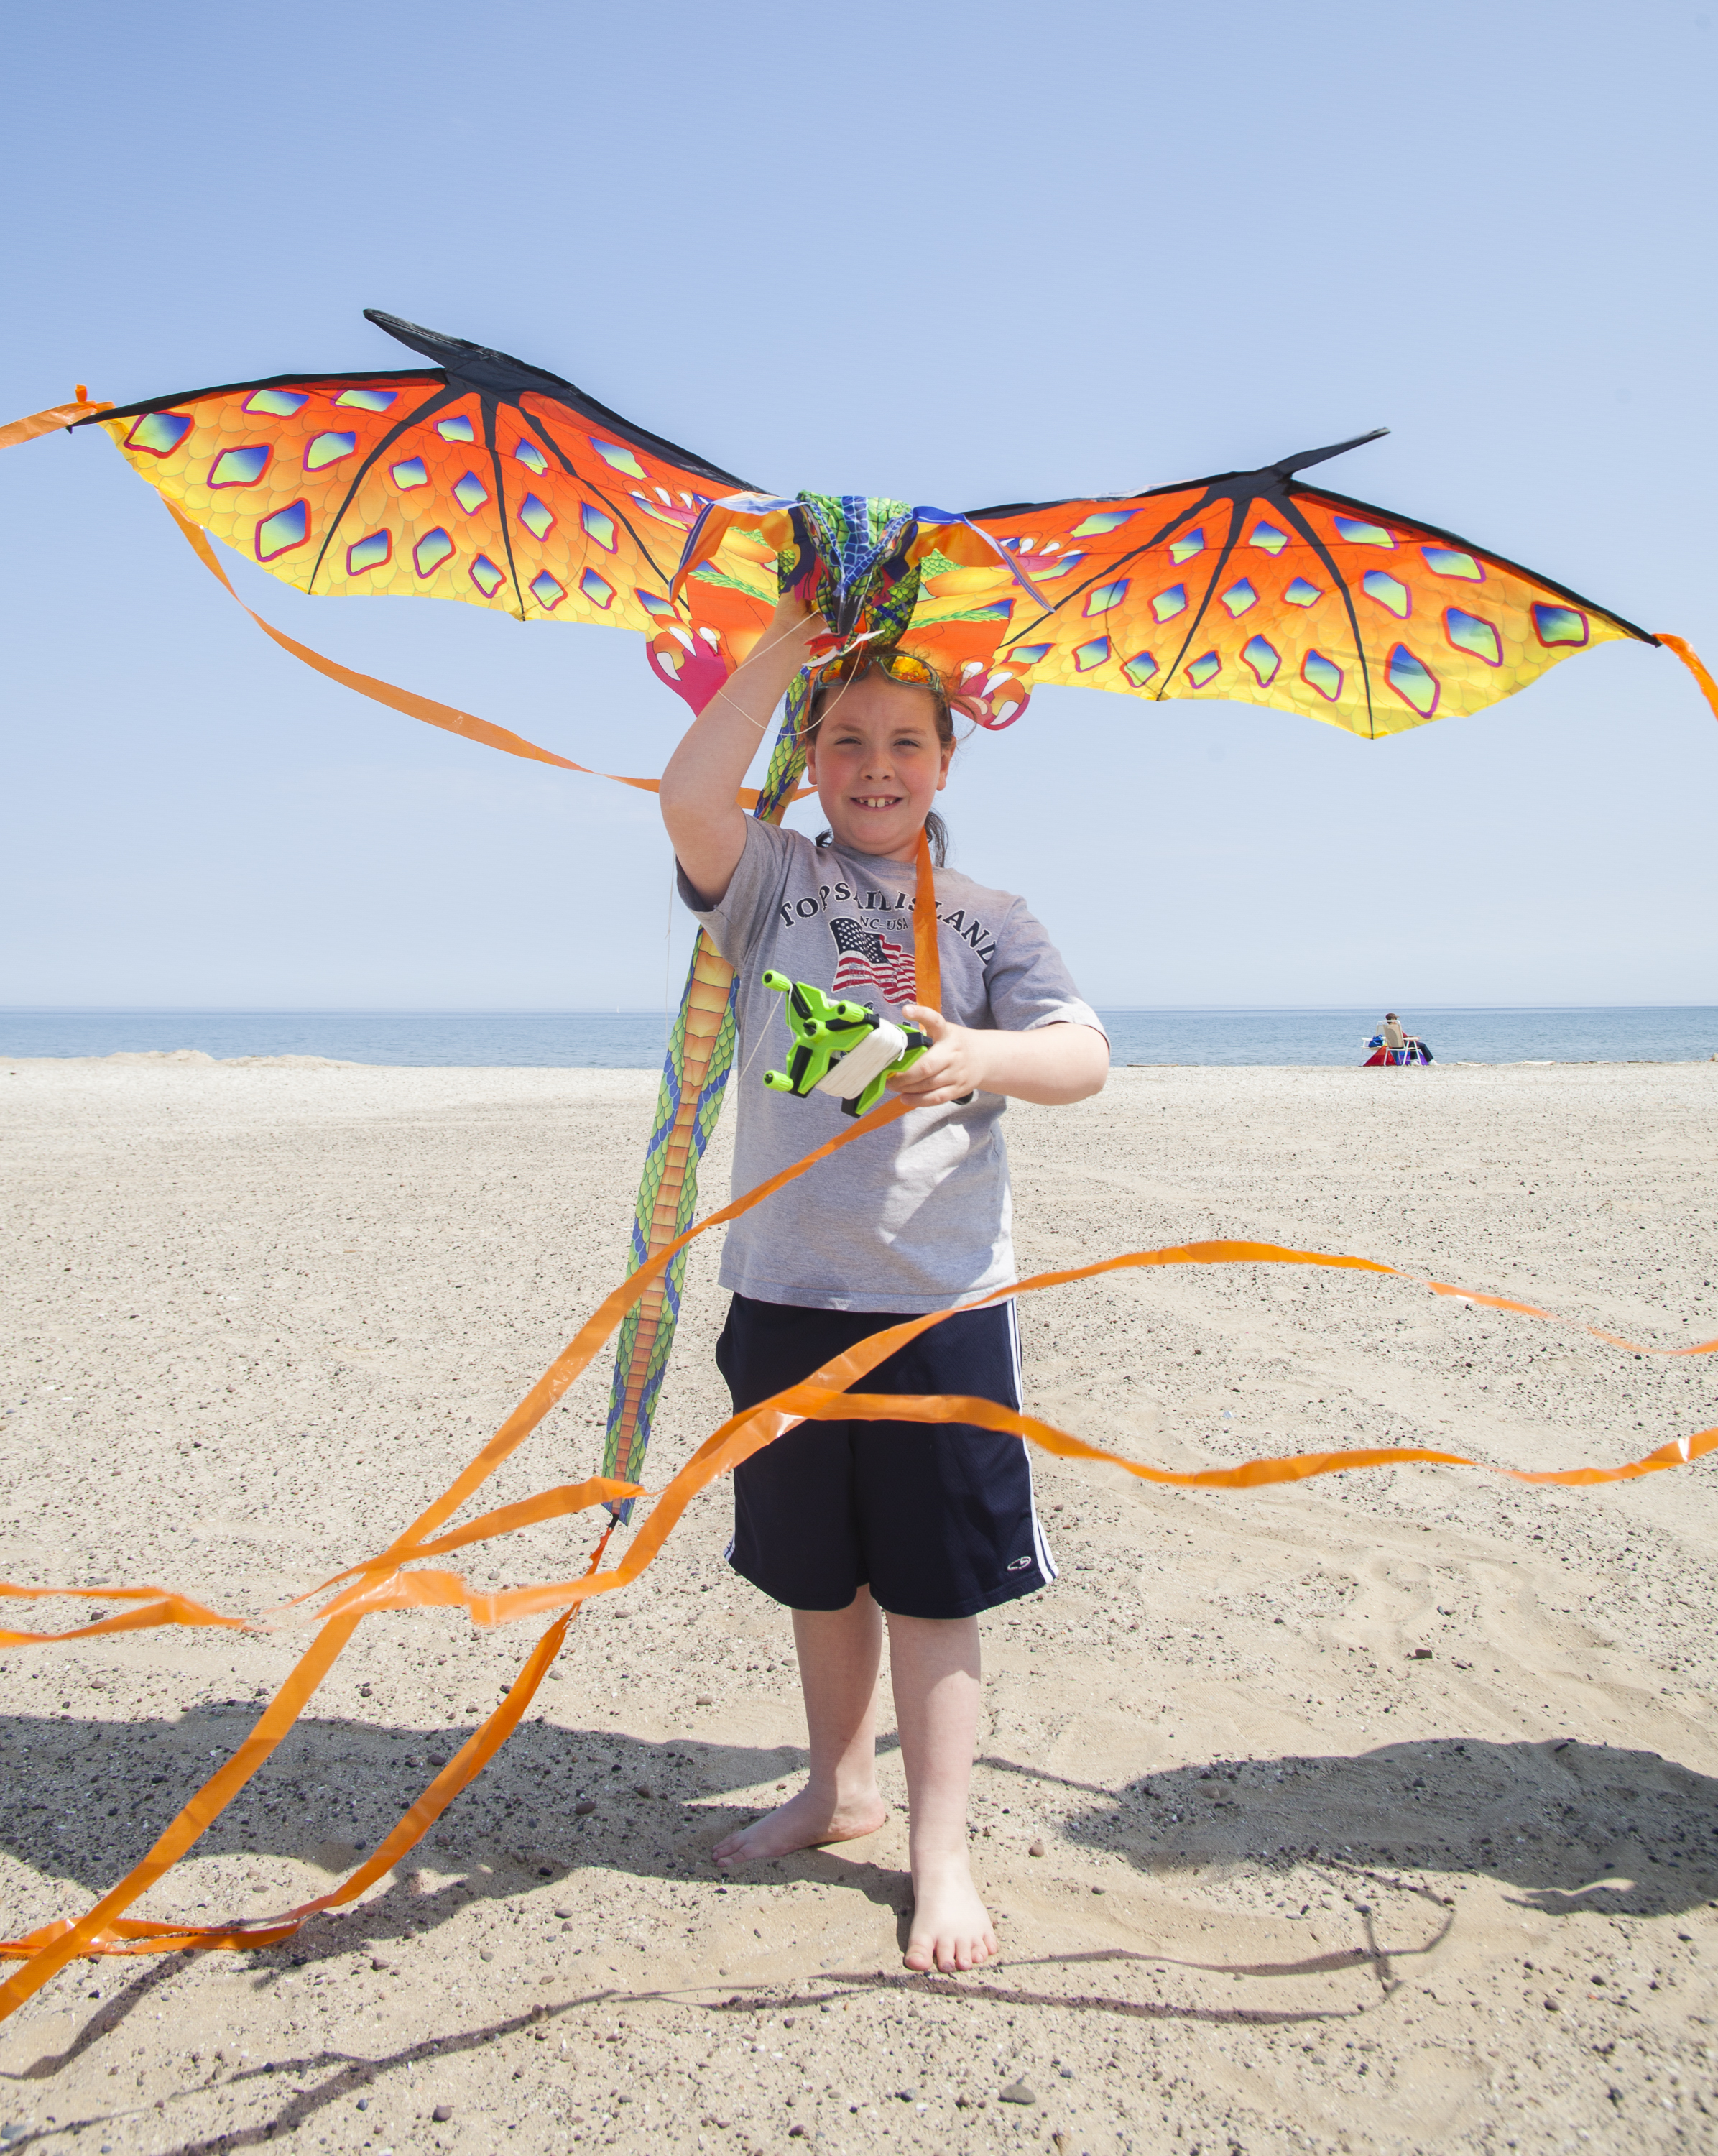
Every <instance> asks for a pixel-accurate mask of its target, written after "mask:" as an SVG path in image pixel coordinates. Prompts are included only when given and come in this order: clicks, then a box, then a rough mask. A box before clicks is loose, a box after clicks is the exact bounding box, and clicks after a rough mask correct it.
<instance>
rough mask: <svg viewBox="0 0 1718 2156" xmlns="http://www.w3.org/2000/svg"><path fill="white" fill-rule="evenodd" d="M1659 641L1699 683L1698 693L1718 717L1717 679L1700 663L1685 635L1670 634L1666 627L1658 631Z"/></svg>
mask: <svg viewBox="0 0 1718 2156" xmlns="http://www.w3.org/2000/svg"><path fill="white" fill-rule="evenodd" d="M1659 643H1660V644H1664V645H1666V646H1667V647H1668V648H1669V649H1670V650H1672V651H1674V653H1675V654H1676V656H1677V657H1678V658H1679V659H1680V660H1681V661H1682V663H1683V665H1685V667H1687V669H1688V670H1689V672H1690V674H1692V675H1693V676H1694V678H1695V680H1696V681H1698V682H1699V683H1700V693H1701V695H1702V696H1705V700H1706V701H1707V702H1708V703H1709V704H1710V706H1711V707H1712V716H1713V717H1714V718H1715V719H1718V681H1715V680H1713V679H1712V677H1711V675H1710V674H1709V673H1708V672H1707V671H1706V670H1705V666H1704V665H1702V664H1701V661H1700V654H1699V652H1697V651H1696V650H1695V648H1694V646H1693V645H1692V644H1690V643H1689V641H1688V640H1687V639H1686V638H1685V637H1681V636H1672V635H1671V634H1670V632H1669V630H1668V629H1660V630H1659Z"/></svg>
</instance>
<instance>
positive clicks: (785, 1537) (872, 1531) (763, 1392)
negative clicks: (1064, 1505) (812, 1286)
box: [715, 1295, 1056, 1617]
mask: <svg viewBox="0 0 1718 2156" xmlns="http://www.w3.org/2000/svg"><path fill="white" fill-rule="evenodd" d="M901 1322H902V1317H901V1313H900V1312H899V1311H880V1310H805V1309H802V1308H800V1307H799V1306H797V1305H795V1304H789V1303H779V1302H757V1301H753V1300H752V1299H751V1297H750V1296H743V1295H736V1296H735V1297H734V1299H733V1301H732V1303H731V1305H730V1306H729V1309H728V1319H727V1323H726V1325H725V1326H724V1327H722V1335H721V1339H720V1340H719V1341H718V1342H716V1350H715V1359H716V1366H717V1368H719V1369H720V1370H721V1373H722V1375H723V1377H724V1378H726V1379H727V1382H728V1390H729V1392H730V1393H731V1394H732V1395H733V1399H734V1409H735V1412H736V1414H737V1413H739V1412H740V1411H741V1409H746V1408H750V1407H756V1404H757V1403H758V1402H759V1401H760V1400H767V1399H769V1397H770V1396H771V1394H773V1393H778V1392H780V1391H781V1390H782V1388H783V1387H784V1386H787V1385H795V1384H797V1383H799V1381H800V1379H801V1378H808V1377H809V1376H810V1375H811V1373H812V1372H813V1370H816V1369H818V1368H821V1367H822V1365H823V1363H827V1362H828V1361H829V1360H830V1359H831V1358H832V1357H833V1356H836V1355H839V1354H841V1353H844V1350H846V1349H847V1348H849V1347H852V1346H853V1345H854V1342H857V1341H860V1340H863V1339H864V1338H866V1337H868V1336H869V1334H871V1333H873V1332H884V1331H885V1330H886V1329H887V1328H888V1327H890V1326H891V1325H899V1324H900V1323H901ZM854 1390H855V1391H864V1392H868V1393H959V1394H967V1395H968V1396H969V1397H971V1398H972V1399H986V1400H996V1401H997V1402H999V1403H1000V1404H1002V1405H1003V1406H1004V1407H1010V1408H1018V1406H1019V1405H1020V1404H1021V1402H1020V1344H1019V1332H1018V1327H1017V1324H1016V1321H1015V1317H1014V1306H1013V1303H1012V1302H1005V1303H1002V1304H991V1305H989V1306H987V1307H985V1308H983V1309H980V1310H966V1311H962V1312H960V1313H959V1314H958V1315H957V1316H956V1317H950V1318H946V1319H945V1320H944V1322H942V1323H941V1325H934V1326H932V1327H931V1329H930V1331H929V1332H921V1334H920V1335H919V1337H918V1338H917V1339H916V1340H912V1341H909V1342H908V1343H907V1345H906V1346H905V1347H901V1348H898V1349H897V1350H896V1351H895V1353H894V1354H893V1355H891V1356H890V1358H889V1359H888V1361H887V1362H885V1363H879V1364H878V1365H877V1368H875V1369H874V1370H873V1371H872V1372H871V1373H870V1374H869V1377H867V1378H864V1379H863V1380H862V1381H860V1383H859V1384H856V1385H855V1386H854ZM728 1561H729V1563H731V1565H732V1566H733V1568H734V1569H735V1570H736V1572H738V1573H743V1574H744V1576H745V1577H746V1578H747V1579H749V1580H750V1581H751V1583H752V1584H753V1585H754V1586H756V1587H761V1588H762V1589H763V1591H764V1593H765V1594H767V1595H770V1596H772V1597H773V1599H775V1600H776V1601H777V1602H782V1603H785V1604H787V1606H788V1607H789V1608H790V1609H846V1608H847V1606H848V1604H849V1603H850V1602H851V1601H852V1600H853V1599H854V1595H855V1594H858V1592H859V1589H860V1588H861V1587H863V1586H866V1585H869V1588H870V1590H871V1594H872V1597H873V1599H874V1600H875V1601H876V1602H877V1604H879V1606H880V1608H882V1609H887V1610H890V1611H892V1612H894V1614H895V1615H897V1616H900V1617H971V1616H972V1615H973V1614H976V1613H977V1611H978V1610H981V1609H994V1608H995V1607H996V1606H997V1604H998V1603H1003V1602H1013V1600H1015V1599H1017V1597H1018V1596H1020V1595H1023V1594H1032V1593H1033V1590H1034V1589H1037V1588H1040V1587H1043V1586H1044V1584H1046V1583H1047V1582H1048V1581H1049V1580H1052V1579H1054V1578H1055V1576H1056V1568H1055V1566H1054V1563H1052V1562H1051V1559H1050V1553H1049V1548H1048V1547H1047V1546H1046V1544H1045V1542H1044V1534H1043V1531H1042V1530H1041V1528H1040V1527H1039V1526H1038V1513H1037V1510H1036V1508H1035V1507H1034V1506H1033V1495H1032V1466H1031V1462H1030V1461H1029V1460H1028V1457H1027V1451H1026V1440H1024V1438H1020V1437H1013V1436H1010V1435H1007V1434H1005V1433H1003V1432H1002V1431H998V1430H978V1429H975V1428H974V1427H973V1425H972V1424H970V1423H923V1422H804V1423H800V1424H797V1425H796V1426H795V1428H793V1429H792V1430H789V1431H787V1434H786V1435H785V1436H782V1437H778V1438H777V1440H776V1441H775V1443H774V1444H773V1445H767V1446H766V1447H765V1448H764V1450H762V1452H756V1453H754V1454H753V1455H752V1456H751V1459H750V1460H746V1461H744V1462H742V1464H741V1466H739V1467H737V1468H736V1470H735V1471H734V1539H733V1541H732V1543H731V1544H730V1545H729V1548H728Z"/></svg>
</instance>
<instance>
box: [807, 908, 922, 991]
mask: <svg viewBox="0 0 1718 2156" xmlns="http://www.w3.org/2000/svg"><path fill="white" fill-rule="evenodd" d="M829 933H830V934H831V935H832V936H833V937H834V938H835V948H836V949H837V950H838V952H840V953H841V957H840V960H839V962H838V964H837V966H836V968H835V978H834V981H833V984H832V988H833V993H834V994H836V995H838V996H839V995H846V994H849V993H851V992H852V991H853V990H854V989H855V988H860V989H864V988H871V989H874V991H875V992H876V993H878V994H879V995H880V996H881V997H882V998H883V999H884V1001H885V1003H891V1004H910V1003H915V1002H916V1001H917V1000H918V994H919V982H918V976H917V975H916V974H915V972H914V971H913V954H912V952H910V951H909V950H908V949H906V947H905V946H904V945H902V944H900V943H891V942H890V941H889V939H888V937H886V936H877V935H874V934H873V933H872V932H871V931H870V930H869V929H868V928H861V927H859V923H858V921H842V920H839V919H837V920H834V921H831V922H830V923H829Z"/></svg>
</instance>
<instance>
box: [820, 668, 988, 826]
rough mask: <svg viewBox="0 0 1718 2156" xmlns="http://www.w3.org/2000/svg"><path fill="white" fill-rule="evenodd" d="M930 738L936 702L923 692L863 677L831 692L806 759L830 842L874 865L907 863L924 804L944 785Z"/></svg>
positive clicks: (940, 759) (947, 751)
mask: <svg viewBox="0 0 1718 2156" xmlns="http://www.w3.org/2000/svg"><path fill="white" fill-rule="evenodd" d="M953 754H954V744H953V742H950V743H949V744H948V746H947V747H944V746H943V744H942V743H941V742H940V741H939V740H938V739H937V738H936V699H935V697H933V696H931V693H930V691H929V690H926V689H915V688H912V687H910V686H909V685H908V684H907V683H905V682H904V681H891V680H890V679H889V677H888V676H887V675H882V674H867V675H864V676H863V677H862V678H861V679H860V680H857V681H849V682H848V683H846V684H845V685H844V686H842V687H839V688H837V689H833V690H831V691H830V693H829V695H828V697H827V698H826V699H825V701H824V704H823V720H822V722H821V724H820V725H819V726H818V730H817V731H816V732H815V733H814V734H813V736H812V737H811V742H810V743H809V745H808V750H807V753H806V764H805V770H806V776H807V778H809V779H810V781H811V783H812V784H813V786H815V787H816V788H817V789H818V799H819V800H820V801H821V802H822V803H823V814H825V815H826V816H827V817H828V819H829V829H831V831H833V833H834V834H835V839H836V843H837V844H838V845H842V846H845V847H847V848H848V849H849V851H851V852H854V853H858V854H869V855H873V856H874V858H875V859H876V860H884V861H910V860H915V859H916V858H917V855H918V850H919V834H920V832H921V830H923V829H924V828H925V819H926V816H927V815H928V814H930V811H931V803H933V802H934V801H935V800H936V796H937V795H938V793H941V790H942V788H943V787H944V786H945V785H946V783H947V781H948V764H949V758H950V757H951V756H952V755H953Z"/></svg>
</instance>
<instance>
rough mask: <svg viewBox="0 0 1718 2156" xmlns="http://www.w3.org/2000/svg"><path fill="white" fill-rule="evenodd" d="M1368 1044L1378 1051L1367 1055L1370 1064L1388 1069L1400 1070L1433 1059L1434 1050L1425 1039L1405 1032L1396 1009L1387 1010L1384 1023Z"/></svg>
mask: <svg viewBox="0 0 1718 2156" xmlns="http://www.w3.org/2000/svg"><path fill="white" fill-rule="evenodd" d="M1367 1047H1368V1048H1370V1049H1372V1050H1376V1051H1377V1052H1376V1053H1375V1054H1373V1055H1369V1056H1367V1063H1368V1065H1374V1064H1376V1065H1383V1066H1384V1067H1385V1068H1386V1069H1387V1070H1402V1069H1403V1068H1404V1067H1405V1066H1406V1065H1409V1064H1415V1063H1429V1062H1430V1061H1431V1060H1432V1051H1431V1050H1430V1049H1429V1048H1428V1047H1427V1045H1426V1044H1425V1042H1424V1041H1423V1040H1420V1039H1416V1037H1415V1036H1414V1035H1413V1034H1411V1033H1404V1032H1403V1027H1402V1020H1401V1019H1399V1018H1397V1015H1396V1014H1395V1012H1394V1011H1386V1012H1385V1014H1384V1023H1383V1024H1382V1025H1381V1026H1380V1027H1379V1028H1378V1029H1377V1032H1376V1033H1375V1034H1373V1035H1372V1039H1370V1040H1369V1041H1367Z"/></svg>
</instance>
